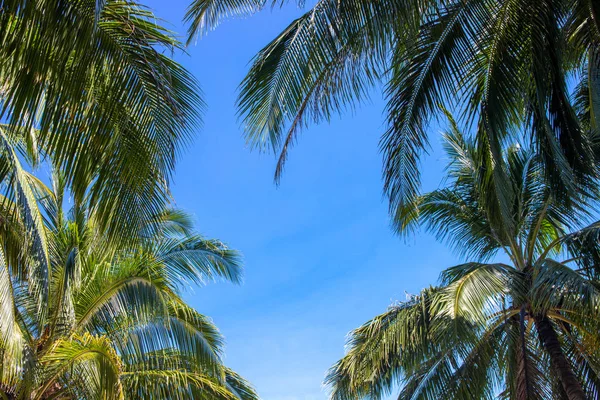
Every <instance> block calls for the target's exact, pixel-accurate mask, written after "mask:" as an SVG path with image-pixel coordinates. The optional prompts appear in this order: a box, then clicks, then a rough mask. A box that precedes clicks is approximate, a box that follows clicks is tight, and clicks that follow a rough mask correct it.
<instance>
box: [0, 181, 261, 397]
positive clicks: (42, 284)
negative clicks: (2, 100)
mask: <svg viewBox="0 0 600 400" xmlns="http://www.w3.org/2000/svg"><path fill="white" fill-rule="evenodd" d="M64 183H65V179H64V178H61V177H60V176H56V179H55V181H54V186H53V188H52V189H49V188H45V187H43V185H42V184H41V183H39V184H38V185H37V188H38V189H39V190H38V191H36V192H35V193H36V194H35V198H34V200H35V201H36V202H37V203H38V204H39V206H40V209H41V210H42V213H41V214H42V215H43V224H42V229H43V230H44V233H45V240H46V245H47V248H48V254H47V256H48V261H49V270H48V273H47V274H45V275H44V274H37V275H36V274H34V273H31V272H30V271H33V272H36V271H37V269H36V268H37V267H32V266H31V265H37V264H39V262H40V260H39V255H38V253H36V252H30V251H21V252H19V253H18V254H14V253H13V252H12V248H11V247H10V246H9V244H11V243H12V244H13V247H15V248H21V249H27V248H28V246H30V245H32V244H31V243H28V241H29V240H28V238H27V235H19V232H23V231H24V230H26V229H27V228H26V221H24V219H23V218H21V215H20V213H12V214H11V213H9V212H5V213H3V214H2V216H3V221H4V222H5V223H4V224H3V225H2V231H1V232H0V233H1V235H2V236H1V239H2V243H3V244H4V245H3V246H2V247H1V249H0V304H1V305H0V360H1V363H0V365H1V367H0V393H2V394H3V396H4V397H8V398H15V399H16V398H27V399H49V398H55V397H56V396H60V397H61V398H77V399H84V398H85V399H95V398H105V399H123V398H130V399H137V398H146V399H189V398H195V399H224V400H225V399H226V400H230V399H231V400H234V399H242V400H253V399H257V398H258V397H257V395H256V393H255V391H254V389H253V388H252V387H251V386H250V385H249V384H248V383H247V382H246V381H245V380H244V379H243V378H241V377H240V376H239V375H237V374H236V373H235V372H234V371H232V370H230V369H229V368H227V367H225V366H224V365H223V361H222V351H223V343H224V340H223V337H222V335H221V334H220V333H219V331H218V329H217V328H216V327H215V325H214V324H213V323H212V321H211V320H210V319H209V318H208V317H206V316H204V315H202V314H200V313H199V312H197V311H196V310H194V309H193V308H191V307H190V306H188V305H187V304H186V303H185V302H184V301H183V300H182V298H181V297H180V292H181V290H182V288H185V287H187V286H188V285H190V284H191V283H195V284H203V283H205V282H208V281H212V280H215V279H225V280H228V281H232V282H239V281H240V279H241V265H240V259H239V255H238V253H237V252H235V251H233V250H231V249H229V248H228V247H227V246H225V245H224V244H223V243H221V242H219V241H213V240H207V239H204V238H202V237H200V236H198V235H197V234H195V233H194V231H193V229H192V227H191V226H192V224H191V222H190V219H189V217H187V216H186V215H185V214H184V213H182V212H180V211H177V210H171V209H164V210H163V211H162V212H161V213H159V214H156V215H155V216H153V217H152V218H149V219H147V220H145V221H142V224H141V225H142V226H143V229H140V231H139V232H138V233H137V235H136V237H135V238H132V240H130V241H128V242H127V243H130V244H129V245H128V246H115V245H114V242H112V241H110V240H106V238H105V236H104V235H103V234H102V231H101V230H99V228H98V225H97V224H96V219H95V218H94V211H93V209H92V208H90V207H89V206H88V205H87V204H85V203H84V204H80V203H75V206H74V208H73V209H71V210H70V211H69V212H67V213H65V212H64V211H63V209H62V203H63V198H64V195H65V185H64ZM3 204H4V205H5V207H6V210H18V207H12V208H11V207H9V200H6V201H5V202H4V203H3ZM131 243H135V244H131ZM5 254H11V256H10V257H8V256H5ZM36 292H43V293H44V296H35V295H32V293H36Z"/></svg>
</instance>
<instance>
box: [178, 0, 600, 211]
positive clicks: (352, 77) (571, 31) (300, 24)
mask: <svg viewBox="0 0 600 400" xmlns="http://www.w3.org/2000/svg"><path fill="white" fill-rule="evenodd" d="M267 4H269V3H268V2H265V1H262V0H229V1H226V2H222V1H213V0H195V1H193V2H192V4H191V6H190V7H189V9H188V14H187V20H188V22H189V23H190V30H189V34H190V38H193V36H194V35H196V34H204V33H206V32H207V31H208V30H209V29H211V28H214V27H215V26H216V25H217V24H218V23H219V22H220V21H221V20H222V19H223V18H225V17H227V16H230V15H247V14H251V13H253V12H256V11H257V10H260V9H262V8H264V7H265V6H266V5H267ZM272 4H273V5H276V4H281V3H279V2H273V3H272ZM598 15H600V5H598V4H597V2H594V1H590V0H539V1H538V0H536V1H530V0H510V1H504V0H492V1H490V0H468V1H463V0H451V1H439V0H386V1H376V0H371V1H366V2H365V1H355V0H344V1H334V0H319V1H317V3H316V4H315V5H314V7H313V8H312V9H311V10H309V11H308V12H306V13H305V14H304V15H302V16H301V17H300V18H298V19H296V20H295V21H293V22H292V23H291V24H290V25H289V26H288V27H287V28H286V29H285V30H284V31H283V32H282V33H281V34H280V35H279V36H277V37H276V38H275V39H274V40H273V41H272V42H270V43H269V44H268V45H267V46H265V47H264V48H263V49H262V50H261V51H260V52H259V53H258V54H257V55H256V57H255V59H254V62H253V64H252V66H251V68H250V71H249V72H248V74H247V76H246V78H245V79H244V81H243V82H242V84H241V93H240V96H239V101H238V110H239V113H240V115H241V116H242V119H243V127H244V130H245V132H246V137H247V139H248V141H249V142H250V143H251V144H252V145H254V146H257V147H260V148H268V147H272V148H273V149H274V150H275V151H276V152H279V161H278V164H277V168H276V179H279V176H280V174H281V171H282V168H283V165H284V163H285V160H286V159H287V152H288V150H289V148H290V146H291V145H292V144H293V142H294V141H295V140H296V136H297V134H298V132H299V130H300V129H301V128H302V127H303V126H305V125H306V124H307V123H309V122H311V121H313V122H319V121H322V120H328V119H329V118H330V116H331V115H332V114H334V113H337V112H342V111H344V110H346V109H347V108H351V107H353V106H355V105H356V104H357V103H359V102H360V101H361V100H362V99H364V98H366V97H367V96H368V91H369V89H370V88H371V87H372V86H373V85H374V84H375V83H377V82H382V83H383V84H384V86H385V94H386V98H387V109H386V114H387V117H386V119H387V130H386V131H385V132H384V134H383V135H382V138H381V150H382V152H383V154H384V181H385V192H386V194H387V195H388V197H389V199H390V209H391V211H392V214H393V213H395V212H396V209H397V208H398V207H403V206H405V205H406V204H409V203H412V202H413V201H414V200H415V198H416V196H417V195H418V191H419V182H420V173H419V168H418V167H419V165H418V164H419V160H420V157H421V155H422V154H423V151H426V150H427V148H428V140H427V139H428V135H427V127H428V124H429V122H430V120H431V118H432V117H434V116H436V115H438V105H439V104H440V103H441V104H446V105H448V108H450V109H452V110H454V109H459V110H462V112H463V114H464V117H465V119H466V120H467V121H468V122H473V121H479V128H478V136H479V138H480V142H487V143H488V144H489V145H490V146H492V149H493V156H494V157H496V158H497V157H500V156H501V154H500V153H501V149H502V148H503V143H504V142H505V141H506V140H507V138H508V137H509V136H510V135H511V133H514V132H515V131H516V132H525V135H524V136H525V138H526V140H525V142H528V141H531V142H532V145H533V147H534V148H535V149H536V150H537V151H539V152H540V154H541V155H542V161H543V169H544V172H545V175H546V176H547V178H548V180H549V182H550V183H551V184H552V185H553V190H555V191H556V192H557V193H566V192H568V191H570V190H572V189H573V186H574V185H576V184H577V183H578V182H579V180H581V179H585V177H589V176H591V175H595V174H596V168H595V158H594V156H593V154H592V152H591V150H590V143H589V142H590V139H589V137H588V135H587V133H589V131H590V130H592V131H597V129H598V128H597V121H598V117H599V115H600V114H598V105H599V104H600V102H599V99H600V98H599V93H598V88H600V85H598V82H600V56H599V54H600V53H599V51H598V46H599V45H600V29H599V24H598ZM570 86H576V90H575V92H576V94H577V95H576V96H571V93H570ZM449 105H452V107H450V106H449Z"/></svg>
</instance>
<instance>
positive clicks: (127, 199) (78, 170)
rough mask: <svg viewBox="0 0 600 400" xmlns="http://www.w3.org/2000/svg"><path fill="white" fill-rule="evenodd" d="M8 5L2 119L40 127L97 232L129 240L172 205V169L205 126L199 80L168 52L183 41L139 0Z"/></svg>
mask: <svg viewBox="0 0 600 400" xmlns="http://www.w3.org/2000/svg"><path fill="white" fill-rule="evenodd" d="M2 8H3V13H2V16H1V18H0V27H1V31H2V32H3V34H2V35H1V36H0V43H1V44H2V45H1V46H0V47H1V48H2V49H3V53H2V55H3V57H2V59H3V61H2V63H1V64H0V80H1V81H2V82H1V86H2V88H3V90H2V94H1V103H2V109H1V110H0V114H1V115H2V116H4V117H5V118H8V119H10V124H11V126H14V127H17V126H22V127H24V129H25V130H26V131H29V130H30V128H39V129H38V130H37V133H36V136H37V141H36V143H38V144H39V147H40V149H42V150H43V151H44V153H46V154H48V155H49V156H50V157H52V161H53V164H54V165H55V167H56V168H59V169H60V170H62V171H63V172H64V174H65V177H66V179H67V181H68V182H69V184H70V186H71V190H72V192H73V194H74V196H75V198H76V199H77V200H78V201H79V202H81V201H82V199H83V198H84V197H86V196H89V197H91V198H92V199H93V201H92V204H91V205H92V207H93V208H94V209H95V210H96V218H97V221H98V224H99V227H100V228H103V230H104V231H106V233H107V234H108V235H109V236H110V237H115V239H120V240H121V241H124V240H125V239H127V237H129V236H130V235H131V233H132V232H133V231H135V230H138V229H139V225H136V222H135V221H143V220H144V219H147V217H149V216H150V215H152V214H156V213H157V212H159V211H161V210H162V209H163V208H164V206H165V205H166V204H167V202H168V201H169V197H168V196H169V195H168V189H167V187H166V185H167V183H168V181H169V177H170V174H171V171H172V169H173V166H174V163H175V161H176V159H177V156H178V154H179V153H180V151H181V149H182V147H183V146H184V145H185V144H186V143H187V142H189V138H190V137H191V134H192V132H193V130H194V129H195V128H196V127H197V126H198V123H199V112H200V111H201V109H202V107H203V102H202V100H201V98H200V97H199V93H200V91H199V88H198V84H197V82H196V81H195V79H194V78H193V77H192V76H191V75H190V74H189V73H188V72H187V71H186V70H185V69H184V68H183V67H181V66H180V65H179V64H177V63H175V62H174V61H173V60H172V59H171V58H170V57H168V56H167V55H165V54H164V50H175V49H178V48H180V47H181V45H180V44H179V42H178V41H177V40H176V39H175V36H174V34H173V33H172V32H170V31H168V30H166V29H165V28H164V27H162V26H161V25H160V23H161V21H160V20H157V19H156V18H155V16H154V15H153V14H152V12H150V11H149V10H148V9H146V8H145V7H143V6H141V5H138V4H136V3H134V2H131V1H103V2H97V1H96V0H85V1H58V0H40V1H36V2H29V1H18V0H15V1H13V0H11V1H4V2H3V3H2ZM45 9H46V10H47V9H52V10H55V12H53V13H47V12H44V11H43V10H45ZM117 194H118V195H117ZM124 215H129V216H136V217H137V218H125V217H124ZM143 217H146V218H143Z"/></svg>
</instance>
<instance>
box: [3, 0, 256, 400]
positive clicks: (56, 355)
mask: <svg viewBox="0 0 600 400" xmlns="http://www.w3.org/2000/svg"><path fill="white" fill-rule="evenodd" d="M178 48H180V43H179V42H178V41H177V39H175V37H174V35H173V33H172V32H170V31H168V30H166V29H164V28H163V27H162V26H161V25H160V21H159V20H157V19H156V18H155V16H154V15H153V14H152V13H151V12H150V11H149V10H148V9H146V8H144V7H143V6H140V5H137V4H135V3H133V2H131V1H127V0H122V1H121V0H105V1H98V0H35V1H29V0H27V1H25V0H0V121H1V122H2V123H1V124H0V398H4V399H123V398H129V399H140V398H143V399H191V398H194V399H227V400H229V399H231V400H234V399H248V400H252V399H256V398H257V395H256V393H255V392H254V390H253V389H252V387H251V386H250V385H249V384H248V383H247V382H246V381H244V379H242V378H241V377H240V376H239V375H237V374H236V373H235V372H233V371H232V370H230V369H229V368H227V367H226V366H225V365H224V364H223V360H222V352H223V337H222V336H221V335H220V333H219V332H218V330H217V328H216V327H215V326H214V324H213V323H212V321H211V320H210V319H209V318H207V317H206V316H204V315H202V314H200V313H198V312H197V311H196V310H194V309H193V308H191V307H190V306H188V305H187V304H186V303H185V302H184V301H183V300H182V298H181V297H180V292H181V290H182V289H183V288H184V287H186V286H187V285H190V284H200V283H203V282H206V281H211V280H214V279H224V280H228V281H231V282H234V283H235V282H239V280H240V277H241V266H240V261H239V256H238V254H237V253H236V252H235V251H232V250H230V249H229V248H227V247H226V246H225V245H224V244H222V243H221V242H218V241H213V240H207V239H204V238H202V237H200V236H198V235H197V234H196V233H195V232H194V230H193V228H192V224H191V221H190V219H189V217H188V216H187V215H185V214H184V213H182V212H180V211H177V210H173V209H171V208H170V202H171V199H170V195H169V187H168V183H169V178H170V174H171V173H172V170H173V167H174V163H175V161H176V158H177V155H178V153H179V152H180V150H181V149H182V147H183V145H184V144H185V142H186V140H188V139H189V137H190V135H191V132H192V130H193V129H194V128H195V127H196V126H197V125H198V123H199V122H200V118H199V117H200V111H201V108H202V106H203V102H202V99H201V97H200V96H199V88H198V85H197V83H196V81H195V79H194V78H193V77H192V76H191V75H190V74H189V73H188V72H187V71H186V70H185V69H184V68H183V67H182V66H180V65H179V64H177V63H176V62H175V61H173V59H172V58H171V57H170V56H168V55H166V54H168V52H172V51H173V50H175V49H178ZM165 53H166V54H165ZM35 171H41V172H42V174H39V175H38V176H36V175H35V173H34V172H35ZM50 175H51V176H52V182H51V184H45V183H44V182H43V181H44V176H50ZM68 203H70V204H71V207H70V209H69V210H66V209H64V207H65V206H66V205H67V204H68Z"/></svg>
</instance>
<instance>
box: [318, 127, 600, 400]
mask: <svg viewBox="0 0 600 400" xmlns="http://www.w3.org/2000/svg"><path fill="white" fill-rule="evenodd" d="M451 126H452V129H451V131H450V132H449V133H447V134H446V137H445V140H446V142H445V146H446V150H447V153H448V156H449V157H450V164H449V169H448V173H449V177H450V184H449V186H448V187H447V188H443V189H439V190H435V191H433V192H430V193H427V194H424V195H422V196H419V197H418V198H417V199H416V200H415V202H414V203H413V204H411V205H407V206H406V208H404V209H399V211H398V214H397V215H396V221H397V222H398V225H397V226H398V228H399V229H400V230H406V229H407V228H409V227H410V226H411V225H412V224H414V223H421V224H424V225H425V227H426V228H427V229H428V230H430V231H431V232H433V233H435V234H436V235H437V236H438V237H439V238H441V239H443V240H446V241H447V242H448V243H449V244H450V245H451V246H452V247H454V248H455V249H456V250H457V251H458V252H459V253H460V254H462V255H463V256H466V257H470V258H472V259H474V260H475V261H474V262H468V263H465V264H462V265H458V266H455V267H452V268H449V269H447V270H445V271H444V272H443V273H442V276H441V282H440V286H438V287H433V288H429V289H425V290H423V291H422V292H421V293H420V294H419V295H418V296H413V297H411V298H410V299H409V300H408V301H407V302H405V303H401V304H399V305H395V306H393V307H391V308H390V309H389V310H388V311H387V312H386V313H384V314H382V315H380V316H378V317H376V318H374V319H373V320H371V321H369V322H367V323H366V324H365V325H363V326H362V327H360V328H358V329H357V330H355V331H353V332H352V334H351V337H350V340H349V351H348V353H347V355H346V356H345V357H344V358H343V359H342V360H340V361H339V362H338V363H337V364H336V365H335V366H334V367H332V369H331V370H330V373H329V375H328V377H327V383H328V384H329V385H330V387H331V389H332V398H333V399H340V400H341V399H355V398H381V397H382V395H383V394H385V393H388V392H389V391H390V390H392V389H393V388H394V387H398V386H399V390H400V395H399V397H398V398H399V399H439V398H456V399H475V398H496V396H497V395H498V394H500V397H501V398H510V399H519V400H520V399H555V398H556V399H558V398H568V399H586V398H596V397H597V396H598V395H599V392H598V390H599V388H600V386H598V385H599V384H600V379H599V375H598V373H599V372H600V364H599V361H600V358H599V356H600V354H598V351H597V349H598V346H597V345H598V340H599V339H600V337H599V336H598V333H597V332H598V324H599V323H600V319H599V317H600V315H598V306H599V301H600V291H599V289H598V287H597V278H598V273H599V272H600V271H599V270H598V269H597V265H598V264H594V261H595V260H598V255H600V253H599V252H598V251H599V250H600V248H599V245H598V243H599V242H598V235H599V234H600V229H599V228H600V224H599V223H598V222H596V223H593V224H591V225H589V226H586V227H581V221H584V220H585V219H586V218H589V217H590V216H589V215H588V214H587V212H586V208H585V207H586V206H589V205H590V204H591V202H592V198H591V197H588V194H587V193H579V194H578V195H577V196H576V197H577V201H576V202H570V203H566V202H564V201H563V200H562V199H560V198H556V197H554V196H553V191H552V189H551V188H550V187H549V186H548V185H546V181H545V178H544V174H543V161H542V160H541V157H540V156H539V155H537V154H536V153H535V152H534V151H532V150H530V149H527V148H525V147H521V146H510V147H508V148H506V149H505V151H504V152H503V157H502V159H501V160H502V163H499V164H496V165H495V169H496V171H494V173H492V174H489V173H488V172H487V171H484V169H485V168H483V167H482V165H483V166H485V164H482V163H481V160H482V159H485V158H486V157H487V156H486V155H484V154H481V152H482V150H481V148H480V147H478V146H477V145H476V143H474V142H473V141H472V140H470V139H465V138H464V137H463V135H462V134H461V133H460V132H459V131H458V129H457V127H456V125H455V124H454V123H451ZM490 175H491V176H492V177H496V178H497V179H499V180H500V181H501V182H502V185H498V184H495V183H494V182H492V183H490V182H488V180H487V178H486V177H488V176H490ZM498 187H502V189H501V190H502V194H501V195H499V194H498V192H497V191H495V190H496V188H498ZM573 204H577V206H573ZM414 210H417V212H415V211H414ZM498 252H501V253H502V254H504V257H505V258H507V259H508V260H509V262H507V263H505V262H493V263H490V262H489V260H490V259H492V258H494V257H496V256H497V253H498ZM496 259H498V258H496ZM570 265H577V266H578V267H577V268H576V269H573V268H571V267H570Z"/></svg>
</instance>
